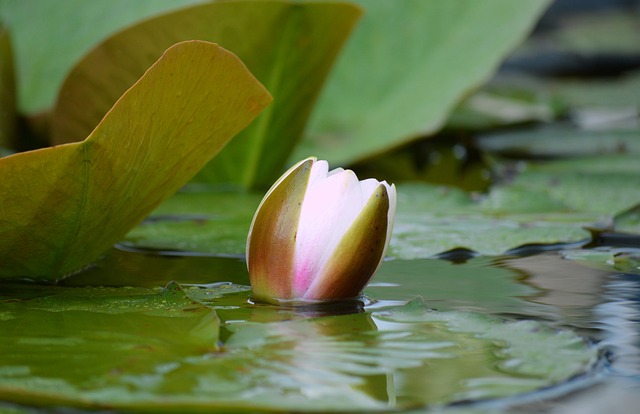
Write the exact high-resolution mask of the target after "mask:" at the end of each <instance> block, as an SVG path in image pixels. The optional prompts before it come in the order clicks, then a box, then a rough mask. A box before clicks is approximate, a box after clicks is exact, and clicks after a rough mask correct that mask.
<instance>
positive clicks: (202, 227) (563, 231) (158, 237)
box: [126, 155, 640, 259]
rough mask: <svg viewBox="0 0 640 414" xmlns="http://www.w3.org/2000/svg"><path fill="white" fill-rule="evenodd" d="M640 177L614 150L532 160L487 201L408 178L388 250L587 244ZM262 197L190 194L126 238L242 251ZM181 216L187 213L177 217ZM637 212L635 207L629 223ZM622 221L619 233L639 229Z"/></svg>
mask: <svg viewBox="0 0 640 414" xmlns="http://www.w3.org/2000/svg"><path fill="white" fill-rule="evenodd" d="M638 175H640V166H639V164H638V162H637V156H635V155H610V156H600V157H583V158H575V159H568V160H557V161H553V162H544V163H543V162H539V163H529V164H528V165H527V167H526V168H524V170H523V171H522V172H520V173H519V174H516V175H515V177H512V178H511V182H510V183H507V184H502V185H497V186H495V187H494V188H492V189H491V190H490V191H489V193H488V194H486V195H485V196H483V197H478V196H474V195H473V194H469V193H466V192H464V191H462V190H459V189H456V188H452V187H444V186H434V185H427V184H424V185H421V184H400V185H399V186H398V209H397V214H396V223H395V226H394V231H393V236H392V239H391V244H390V247H389V250H388V253H387V254H388V255H389V256H391V257H395V258H401V259H417V258H426V257H432V256H434V255H436V254H439V253H443V252H446V251H449V250H453V249H459V248H464V249H469V250H473V251H475V252H478V253H480V254H482V255H491V256H494V255H500V254H503V253H505V252H507V251H509V250H511V249H514V248H517V247H520V246H523V245H527V244H572V243H584V242H586V241H588V240H590V238H591V233H590V232H589V231H588V230H587V229H588V228H593V229H600V230H605V229H611V228H613V226H614V217H615V216H616V215H617V214H618V213H621V212H623V211H625V210H627V209H629V208H631V207H632V206H634V205H636V204H638V203H639V202H640V196H639V194H640V187H639V186H640V182H639V181H638V178H637V177H638ZM621 188H622V189H624V191H621V190H620V189H621ZM594 195H597V196H594ZM206 200H209V201H208V202H207V201H206ZM233 200H235V201H233ZM258 202H259V196H258V195H247V194H243V195H234V194H232V193H226V194H224V193H209V194H207V193H192V194H189V193H182V194H179V195H178V196H177V197H176V198H174V199H172V200H170V201H169V202H167V203H166V204H165V205H163V206H162V207H161V208H160V209H159V210H158V211H157V212H156V213H154V215H153V216H152V217H156V218H153V219H152V220H150V221H148V222H146V223H144V224H143V225H141V226H139V227H137V228H135V229H133V230H132V231H131V232H130V233H129V234H128V235H127V238H126V242H127V243H128V244H131V245H134V246H138V247H146V248H155V249H178V250H186V251H196V252H203V253H208V254H238V255H241V254H243V253H244V243H245V238H246V232H247V231H248V228H249V224H250V222H251V217H252V214H253V209H255V207H256V206H257V203H258ZM218 205H219V207H218ZM231 205H234V206H235V207H234V208H233V209H230V208H229V206H231ZM172 212H173V213H174V214H175V216H172ZM181 214H182V215H184V219H182V220H180V219H177V218H178V217H179V216H180V215H181ZM190 217H191V218H190ZM633 217H634V216H633V214H632V213H629V216H628V218H627V220H628V221H629V223H632V222H633V221H632V219H633ZM620 220H622V219H620ZM224 221H228V223H224ZM623 223H624V222H622V221H621V222H620V224H619V227H620V229H619V230H620V231H622V229H624V228H625V226H626V227H629V226H630V224H624V225H623Z"/></svg>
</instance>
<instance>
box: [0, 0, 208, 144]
mask: <svg viewBox="0 0 640 414" xmlns="http://www.w3.org/2000/svg"><path fill="white" fill-rule="evenodd" d="M198 1H201V0H136V1H135V2H131V1H129V0H110V1H92V2H87V1H84V0H65V1H64V2H60V1H57V0H38V2H37V7H34V5H33V3H32V2H31V1H13V0H0V19H2V20H4V21H5V22H6V23H7V25H8V26H9V27H10V30H11V33H12V35H13V38H14V40H15V48H16V66H17V67H18V68H20V76H19V77H18V94H19V99H18V100H19V106H20V110H21V112H23V113H27V114H33V113H37V112H40V111H44V110H48V109H49V108H50V107H51V106H53V103H54V101H55V97H56V94H57V93H58V90H59V88H60V85H61V84H62V81H63V79H64V77H65V76H66V75H67V73H68V72H69V70H70V69H71V67H72V66H73V64H74V63H75V62H76V61H77V60H78V59H80V58H81V57H82V55H83V54H84V53H86V52H87V51H89V50H90V49H91V47H93V46H94V45H95V44H96V43H98V42H99V41H100V40H102V39H103V38H104V37H105V36H107V35H109V34H110V33H112V32H113V31H115V30H118V29H119V28H120V27H122V26H125V25H129V24H132V23H135V21H136V20H138V19H141V18H144V17H147V16H149V15H152V14H156V13H160V12H162V11H166V10H169V9H173V8H177V7H180V6H183V5H186V4H192V3H195V2H198ZM189 40H191V39H189ZM169 46H170V45H167V47H169ZM165 49H166V48H165ZM161 52H162V51H161ZM158 57H160V53H158V55H157V56H156V58H158ZM151 63H153V61H151V62H149V64H148V65H147V67H149V66H150V65H151ZM144 69H146V68H143V70H144ZM140 75H142V73H140ZM138 77H139V76H138ZM136 79H137V78H136ZM134 81H135V79H134ZM121 92H124V90H123V91H121ZM107 109H108V108H107ZM94 126H95V125H94ZM89 132H91V130H89V131H87V133H86V134H85V135H84V136H82V137H80V138H79V139H84V137H86V136H87V135H88V134H89Z"/></svg>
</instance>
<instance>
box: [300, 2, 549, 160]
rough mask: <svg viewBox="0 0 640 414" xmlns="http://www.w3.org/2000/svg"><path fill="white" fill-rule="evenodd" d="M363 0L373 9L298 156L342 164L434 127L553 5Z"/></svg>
mask: <svg viewBox="0 0 640 414" xmlns="http://www.w3.org/2000/svg"><path fill="white" fill-rule="evenodd" d="M359 3H360V4H362V6H363V7H364V8H365V10H366V13H365V16H364V18H363V21H362V23H361V24H360V25H359V26H358V27H357V29H356V30H355V31H354V34H353V36H352V38H351V39H350V40H349V42H348V43H347V45H346V46H345V51H344V53H343V54H342V56H341V57H340V60H339V61H338V63H337V64H336V68H335V70H334V71H333V72H332V74H331V76H330V78H329V80H328V82H327V87H326V88H325V90H324V91H323V93H322V95H321V98H320V100H319V101H318V107H317V109H316V110H315V112H314V114H313V117H312V119H311V121H310V125H309V132H308V134H307V136H306V137H305V140H304V141H303V145H302V146H301V147H300V148H298V149H297V150H296V152H295V153H294V157H293V159H296V160H297V159H301V158H304V157H305V156H307V155H308V154H315V155H317V156H318V157H319V158H323V159H329V160H330V161H331V162H332V163H334V164H343V163H347V162H353V161H356V160H360V159H362V158H365V157H368V156H371V155H373V154H376V153H380V152H382V151H384V150H387V149H389V148H390V147H395V146H398V145H400V144H401V143H405V142H407V141H409V140H412V139H415V138H416V137H419V136H423V135H426V134H430V133H433V132H435V131H436V130H437V129H438V128H440V127H441V126H442V125H443V124H444V122H445V121H446V118H447V115H448V113H449V112H450V111H451V110H452V109H453V107H454V106H455V105H456V104H457V103H458V101H459V100H460V99H461V98H462V97H463V96H464V95H465V94H467V93H468V92H469V91H470V90H471V89H472V88H474V87H477V86H478V85H479V84H481V83H482V82H484V81H486V80H487V79H488V77H489V76H490V75H491V74H492V73H493V71H494V70H495V69H496V67H497V66H498V64H499V63H500V61H501V60H502V59H503V58H504V57H505V55H506V54H507V53H508V52H509V51H510V50H512V49H513V48H514V47H515V46H516V45H518V43H519V42H520V41H521V40H522V39H523V38H524V36H525V35H526V34H527V33H528V31H529V30H530V29H531V28H532V27H533V25H534V23H535V22H536V21H537V18H538V17H539V15H540V14H541V13H542V12H543V10H544V9H545V7H546V6H547V5H548V4H549V2H548V1H528V2H525V3H521V2H513V1H509V0H506V1H505V0H494V1H483V2H477V1H473V0H470V1H469V0H456V1H451V0H439V1H426V2H425V1H421V0H414V1H403V2H387V1H385V0H377V1H373V0H366V1H365V0H362V1H359ZM462 51H464V52H462Z"/></svg>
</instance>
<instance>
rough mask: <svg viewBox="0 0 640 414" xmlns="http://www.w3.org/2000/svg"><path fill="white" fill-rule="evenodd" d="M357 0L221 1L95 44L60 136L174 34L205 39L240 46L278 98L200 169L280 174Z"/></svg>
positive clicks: (77, 134) (95, 117)
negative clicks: (327, 0) (331, 0)
mask: <svg viewBox="0 0 640 414" xmlns="http://www.w3.org/2000/svg"><path fill="white" fill-rule="evenodd" d="M359 14H360V12H359V9H358V8H357V7H355V6H353V5H349V4H340V3H292V2H285V1H272V2H258V3H256V2H253V1H236V2H216V3H210V4H203V5H199V6H194V7H191V8H188V9H184V10H180V11H177V12H173V13H170V14H166V15H162V16H159V17H156V18H153V19H150V20H146V21H143V22H141V23H139V24H137V25H135V26H133V27H130V28H128V29H126V30H124V31H122V32H120V33H118V34H116V35H114V36H112V37H111V38H109V39H107V40H106V41H105V42H103V43H101V44H100V45H98V46H97V47H96V48H94V49H93V50H92V51H91V53H89V54H88V55H87V56H85V57H84V59H83V60H82V61H80V62H79V63H78V64H77V65H76V67H75V68H74V69H73V70H72V71H71V73H70V74H69V76H68V78H67V79H66V81H65V83H64V84H63V86H62V89H61V91H60V96H59V100H58V102H57V104H56V106H55V108H54V111H53V115H52V116H53V119H52V139H53V141H54V142H55V143H62V142H72V141H77V140H80V139H82V138H84V137H85V136H86V134H87V133H88V132H89V131H91V129H93V128H94V126H95V125H96V124H97V123H98V121H99V120H100V119H101V118H102V116H103V115H104V114H105V113H106V112H107V110H108V109H109V108H110V106H111V105H112V104H113V102H115V100H116V99H117V98H118V96H119V95H120V94H121V93H122V92H123V91H124V90H125V89H126V88H128V87H129V86H130V85H131V84H132V83H133V82H134V81H135V80H136V79H137V78H138V77H139V76H140V75H141V74H142V73H143V71H144V70H145V68H147V67H148V66H149V65H150V64H151V63H152V62H153V60H154V59H156V57H157V56H159V54H160V53H161V52H162V51H163V50H164V49H165V48H167V47H168V46H170V45H171V44H173V43H176V42H178V41H182V40H188V39H201V40H207V41H212V42H216V43H219V44H220V45H221V46H223V47H225V48H227V49H228V50H231V51H233V52H234V53H236V54H237V55H238V56H239V57H240V58H241V59H242V60H243V62H245V64H246V65H247V67H248V68H249V69H250V70H251V72H252V73H253V74H254V75H255V76H256V77H257V78H258V80H260V81H261V82H262V83H263V84H264V85H265V87H266V88H267V89H268V90H269V91H270V92H271V93H272V94H273V96H274V97H275V101H274V103H273V105H271V106H270V107H269V109H268V110H267V111H266V112H265V113H264V114H263V115H262V116H260V117H258V118H257V119H256V121H255V122H254V123H253V124H252V125H250V126H249V127H248V128H247V129H245V130H244V131H243V132H242V133H240V134H239V135H238V137H237V138H236V139H234V140H233V141H232V142H231V143H230V144H229V145H228V146H227V147H226V148H225V150H224V151H223V152H222V153H221V154H220V156H219V157H217V158H216V162H215V163H212V164H210V165H209V166H207V167H206V168H205V169H204V170H203V171H201V172H200V175H199V177H200V179H201V180H203V181H215V182H224V183H232V184H235V185H236V186H240V187H246V188H253V187H267V188H268V187H269V186H270V185H271V184H272V183H273V181H275V179H276V178H277V177H278V176H279V175H280V174H281V172H282V169H283V167H284V165H285V163H286V161H287V158H288V157H289V155H290V154H291V151H292V149H293V145H294V144H295V143H297V141H298V140H299V138H300V136H301V133H302V130H303V128H304V125H305V123H306V120H307V116H308V114H309V112H310V110H311V108H312V105H313V103H314V101H315V97H316V95H317V94H318V91H319V89H320V87H321V85H322V83H323V81H324V78H325V76H326V74H327V72H328V70H329V68H330V67H331V64H332V63H333V58H334V57H335V55H336V54H337V53H338V50H339V49H340V46H341V45H342V43H343V41H344V39H345V38H346V37H347V35H348V34H349V32H350V30H351V27H352V26H353V24H354V23H355V21H356V19H357V17H358V16H359Z"/></svg>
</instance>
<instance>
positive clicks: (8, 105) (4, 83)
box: [0, 21, 17, 156]
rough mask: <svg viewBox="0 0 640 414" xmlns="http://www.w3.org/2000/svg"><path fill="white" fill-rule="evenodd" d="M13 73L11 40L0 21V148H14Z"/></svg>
mask: <svg viewBox="0 0 640 414" xmlns="http://www.w3.org/2000/svg"><path fill="white" fill-rule="evenodd" d="M13 71H14V69H13V51H12V49H11V39H10V38H9V33H8V31H7V28H6V27H4V26H3V24H2V22H1V21H0V148H2V147H4V148H15V139H16V124H17V119H16V87H15V75H14V73H13ZM0 156H1V155H0Z"/></svg>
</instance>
